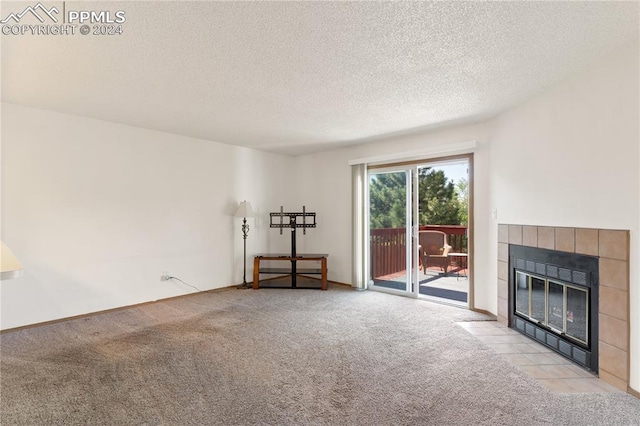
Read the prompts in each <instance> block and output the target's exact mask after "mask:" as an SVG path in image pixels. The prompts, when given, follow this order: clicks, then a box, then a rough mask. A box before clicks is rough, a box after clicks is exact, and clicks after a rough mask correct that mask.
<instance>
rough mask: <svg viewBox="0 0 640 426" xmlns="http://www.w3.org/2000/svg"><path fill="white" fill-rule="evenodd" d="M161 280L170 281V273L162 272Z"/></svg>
mask: <svg viewBox="0 0 640 426" xmlns="http://www.w3.org/2000/svg"><path fill="white" fill-rule="evenodd" d="M160 281H169V273H168V272H167V271H163V272H162V275H160Z"/></svg>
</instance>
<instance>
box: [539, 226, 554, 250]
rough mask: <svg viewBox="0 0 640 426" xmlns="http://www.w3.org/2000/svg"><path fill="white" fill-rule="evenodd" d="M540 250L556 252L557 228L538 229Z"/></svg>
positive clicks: (544, 227) (545, 227)
mask: <svg viewBox="0 0 640 426" xmlns="http://www.w3.org/2000/svg"><path fill="white" fill-rule="evenodd" d="M538 248H544V249H549V250H555V248H556V232H555V228H550V227H548V226H539V227H538Z"/></svg>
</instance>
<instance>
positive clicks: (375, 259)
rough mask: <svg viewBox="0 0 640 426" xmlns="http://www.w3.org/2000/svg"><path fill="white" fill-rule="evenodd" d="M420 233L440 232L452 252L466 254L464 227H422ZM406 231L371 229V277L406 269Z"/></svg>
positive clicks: (465, 228) (404, 229)
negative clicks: (445, 236) (443, 234)
mask: <svg viewBox="0 0 640 426" xmlns="http://www.w3.org/2000/svg"><path fill="white" fill-rule="evenodd" d="M419 230H420V231H425V230H430V231H442V232H444V233H445V234H447V241H448V243H449V245H450V246H451V247H452V248H451V251H452V252H457V253H466V252H467V227H466V226H464V225H423V226H420V228H419ZM406 235H407V229H406V228H383V229H372V230H371V237H370V256H371V276H372V277H380V276H384V275H389V274H394V273H396V272H400V271H403V270H405V269H407V241H406Z"/></svg>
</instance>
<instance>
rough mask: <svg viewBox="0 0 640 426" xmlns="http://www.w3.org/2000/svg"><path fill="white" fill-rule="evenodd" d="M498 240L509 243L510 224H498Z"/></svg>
mask: <svg viewBox="0 0 640 426" xmlns="http://www.w3.org/2000/svg"><path fill="white" fill-rule="evenodd" d="M498 242H499V243H509V225H498Z"/></svg>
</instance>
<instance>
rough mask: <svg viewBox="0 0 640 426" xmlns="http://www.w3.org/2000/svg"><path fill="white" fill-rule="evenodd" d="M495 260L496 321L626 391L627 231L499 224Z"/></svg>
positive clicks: (627, 364) (627, 339)
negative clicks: (496, 256)
mask: <svg viewBox="0 0 640 426" xmlns="http://www.w3.org/2000/svg"><path fill="white" fill-rule="evenodd" d="M530 249H536V250H530ZM538 249H540V250H538ZM573 255H577V256H576V257H574V256H573ZM549 256H551V257H549ZM497 266H498V321H499V322H501V323H502V324H504V325H507V326H509V327H512V328H515V329H517V330H519V331H521V332H523V334H525V335H527V336H529V337H530V338H532V339H534V340H537V341H539V342H542V343H544V344H545V345H547V346H548V347H554V346H555V350H557V351H558V352H559V353H561V354H563V355H564V356H565V357H567V358H570V359H572V360H573V361H574V362H576V364H578V365H581V366H582V367H584V368H586V369H589V370H590V371H592V372H595V373H596V374H597V375H598V376H599V377H600V378H601V379H602V380H604V381H606V382H607V383H609V384H612V385H613V386H616V387H617V388H619V389H622V390H624V391H628V386H629V231H626V230H611V229H591V228H567V227H549V226H531V225H514V224H499V225H498V265H497Z"/></svg>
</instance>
